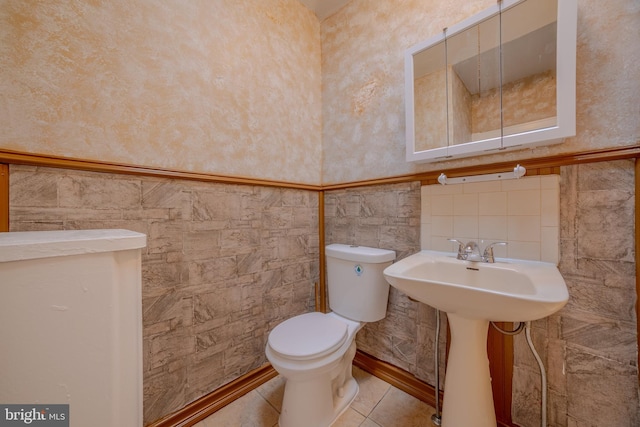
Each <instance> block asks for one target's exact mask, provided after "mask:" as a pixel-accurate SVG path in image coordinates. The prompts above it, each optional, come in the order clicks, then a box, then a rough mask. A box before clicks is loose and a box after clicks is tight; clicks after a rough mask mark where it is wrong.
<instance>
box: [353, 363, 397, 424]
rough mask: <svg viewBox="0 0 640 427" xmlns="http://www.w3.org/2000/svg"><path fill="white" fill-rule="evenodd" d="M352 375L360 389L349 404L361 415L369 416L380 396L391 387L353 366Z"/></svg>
mask: <svg viewBox="0 0 640 427" xmlns="http://www.w3.org/2000/svg"><path fill="white" fill-rule="evenodd" d="M353 377H354V378H355V379H356V381H357V382H358V386H359V387H360V391H359V392H358V395H357V396H356V398H355V399H354V401H353V403H352V404H351V408H353V409H355V410H356V411H358V412H359V413H361V414H362V415H364V416H365V417H366V416H369V414H370V413H371V411H373V408H374V407H375V406H376V405H377V404H378V402H380V400H381V399H382V397H383V396H384V395H385V393H386V392H387V391H389V389H390V388H391V386H390V385H389V384H387V383H386V382H384V381H382V380H381V379H380V378H377V377H374V376H373V375H371V374H369V373H368V372H366V371H363V370H362V369H360V368H357V367H355V366H354V367H353Z"/></svg>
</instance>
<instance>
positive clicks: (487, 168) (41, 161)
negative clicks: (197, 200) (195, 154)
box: [0, 142, 640, 191]
mask: <svg viewBox="0 0 640 427" xmlns="http://www.w3.org/2000/svg"><path fill="white" fill-rule="evenodd" d="M637 157H640V142H639V143H638V144H635V145H631V146H623V147H615V148H608V149H603V150H596V151H586V152H582V153H572V154H561V155H556V156H549V157H542V158H537V159H523V160H519V161H518V162H519V163H520V164H522V165H523V166H525V167H526V168H527V169H528V170H530V171H531V170H534V169H537V170H541V169H545V168H557V167H560V166H565V165H572V164H579V163H590V162H599V161H606V160H620V159H630V158H637ZM515 162H516V161H510V162H500V163H492V164H487V165H477V166H468V167H463V168H453V169H438V170H437V171H429V172H421V173H415V174H409V175H400V176H395V177H387V178H378V179H370V180H363V181H354V182H345V183H337V184H328V185H312V184H304V183H294V182H284V181H275V180H264V179H256V178H249V177H239V176H224V175H215V174H209V173H198V172H186V171H180V170H172V169H163V168H155V167H146V166H139V165H132V164H119V163H115V162H102V161H98V160H86V159H74V158H68V157H61V156H54V155H46V154H33V153H24V152H19V151H13V150H6V149H0V163H9V164H11V163H13V164H23V165H32V166H45V167H56V168H66V169H76V170H86V171H93V172H111V173H122V174H130V175H143V176H153V177H164V178H177V179H188V180H196V181H208V182H220V183H228V184H246V185H261V186H270V187H282V188H294V189H303V190H312V191H322V190H338V189H345V188H353V187H361V186H369V185H383V184H395V183H402V182H410V181H421V182H422V183H423V184H427V183H436V182H437V178H438V175H440V173H441V172H446V173H447V176H448V177H450V178H455V177H458V176H464V175H481V174H488V173H497V172H504V171H508V170H511V169H513V164H514V163H515Z"/></svg>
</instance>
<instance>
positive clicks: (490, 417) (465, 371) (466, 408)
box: [442, 313, 496, 427]
mask: <svg viewBox="0 0 640 427" xmlns="http://www.w3.org/2000/svg"><path fill="white" fill-rule="evenodd" d="M447 319H448V322H449V327H450V329H451V347H450V349H449V360H448V363H447V374H446V377H445V383H444V399H443V406H442V427H469V426H473V427H496V414H495V409H494V406H493V393H492V391H491V375H490V373H489V358H488V357H487V332H488V328H489V321H488V320H477V319H467V318H465V317H461V316H459V315H457V314H450V313H447Z"/></svg>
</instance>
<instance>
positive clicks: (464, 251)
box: [448, 239, 507, 263]
mask: <svg viewBox="0 0 640 427" xmlns="http://www.w3.org/2000/svg"><path fill="white" fill-rule="evenodd" d="M448 240H449V241H450V242H453V243H457V244H458V257H457V258H458V259H460V260H464V261H481V262H488V263H494V262H496V260H495V257H494V256H493V247H494V246H506V245H507V242H493V243H490V244H489V245H487V247H485V248H484V252H483V253H482V254H480V246H478V244H477V243H476V242H474V241H470V242H468V243H467V244H466V245H465V244H464V243H462V242H461V241H460V240H458V239H448Z"/></svg>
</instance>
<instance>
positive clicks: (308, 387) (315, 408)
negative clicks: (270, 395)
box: [278, 378, 359, 427]
mask: <svg viewBox="0 0 640 427" xmlns="http://www.w3.org/2000/svg"><path fill="white" fill-rule="evenodd" d="M331 389H332V387H331V384H330V383H329V382H328V381H325V382H324V384H323V383H321V382H320V381H304V382H295V381H287V383H286V385H285V392H284V399H283V401H282V413H281V414H280V419H279V420H278V424H279V426H280V427H295V426H298V427H299V426H305V427H307V426H308V427H328V426H330V425H332V424H333V423H334V422H335V421H336V420H337V419H338V418H339V417H340V415H342V414H343V413H344V411H346V410H347V409H348V408H349V406H350V405H351V403H352V402H353V400H354V399H355V398H356V396H357V395H358V391H359V387H358V383H357V382H356V380H355V379H354V378H350V379H348V380H347V381H346V382H345V383H344V384H343V385H342V392H341V393H342V396H339V395H336V396H335V401H334V396H333V394H332V393H331ZM309 396H314V398H313V399H309ZM301 397H302V398H301Z"/></svg>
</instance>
